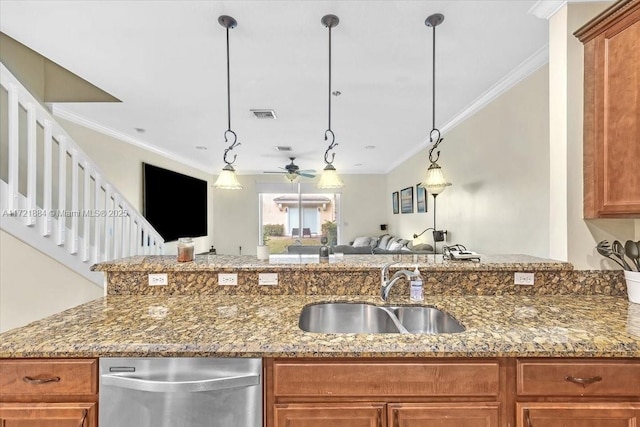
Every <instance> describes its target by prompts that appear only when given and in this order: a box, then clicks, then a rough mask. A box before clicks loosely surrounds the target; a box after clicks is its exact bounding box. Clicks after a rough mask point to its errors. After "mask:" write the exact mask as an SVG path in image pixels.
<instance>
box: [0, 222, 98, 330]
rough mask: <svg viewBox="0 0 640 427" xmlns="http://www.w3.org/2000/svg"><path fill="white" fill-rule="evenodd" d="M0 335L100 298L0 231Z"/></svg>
mask: <svg viewBox="0 0 640 427" xmlns="http://www.w3.org/2000/svg"><path fill="white" fill-rule="evenodd" d="M0 253H1V254H2V256H1V257H0V332H4V331H6V330H8V329H12V328H15V327H18V326H23V325H26V324H27V323H29V322H32V321H34V320H38V319H41V318H43V317H45V316H49V315H51V314H54V313H58V312H60V311H62V310H66V309H68V308H71V307H73V306H76V305H78V304H82V303H85V302H87V301H91V300H92V299H95V298H99V297H101V296H102V294H103V292H104V290H103V288H101V287H99V286H96V285H95V284H94V283H92V282H90V281H88V280H87V279H85V278H84V277H82V276H80V275H78V274H76V273H75V272H73V271H72V270H69V269H68V268H67V267H65V266H63V265H62V264H60V263H58V262H57V261H54V260H53V259H52V258H49V257H48V256H47V255H44V254H43V253H41V252H39V251H37V250H36V249H34V248H33V247H31V246H29V245H27V244H25V243H23V242H22V241H20V240H18V239H16V238H15V237H13V236H12V235H10V234H8V233H6V232H4V231H0Z"/></svg>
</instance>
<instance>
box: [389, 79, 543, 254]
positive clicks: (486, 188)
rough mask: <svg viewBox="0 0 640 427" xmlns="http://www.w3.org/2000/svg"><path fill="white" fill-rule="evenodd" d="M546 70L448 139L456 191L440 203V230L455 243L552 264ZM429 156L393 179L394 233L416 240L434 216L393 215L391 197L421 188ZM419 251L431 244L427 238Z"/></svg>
mask: <svg viewBox="0 0 640 427" xmlns="http://www.w3.org/2000/svg"><path fill="white" fill-rule="evenodd" d="M547 88H548V68H547V67H546V66H545V67H543V68H541V69H539V70H538V71H536V72H535V73H533V74H532V75H531V76H529V77H528V78H526V79H525V80H523V81H522V82H521V83H519V84H518V85H516V86H515V87H513V88H511V89H510V90H509V91H507V92H506V93H504V94H503V95H501V96H500V97H499V98H498V99H496V100H495V101H493V102H492V103H491V104H489V105H488V106H487V107H485V108H484V109H482V110H481V111H479V112H478V113H476V114H475V115H474V116H472V117H470V118H469V119H467V120H465V121H464V122H463V123H461V124H460V125H458V126H457V127H455V128H454V129H452V130H451V131H449V132H447V134H446V135H444V142H443V143H442V144H441V145H440V150H441V158H440V159H441V160H440V161H439V162H438V164H439V165H440V166H441V167H442V169H443V171H444V174H445V177H446V178H447V180H449V181H450V182H451V183H452V184H453V185H452V186H451V187H448V188H447V189H446V190H445V191H444V192H443V193H442V194H440V195H439V196H438V198H437V226H438V228H439V229H446V230H448V232H449V236H448V243H461V244H464V245H465V246H466V247H467V248H468V249H471V250H475V251H477V252H480V253H487V254H488V253H525V254H531V255H537V256H543V257H544V256H548V241H549V146H548V143H547V141H548V138H549V136H548V132H549V125H548V123H549V108H548V105H549V98H548V90H547ZM428 165H429V162H428V153H427V151H426V150H425V151H424V152H421V153H420V154H419V155H416V156H415V157H414V158H412V159H410V160H407V161H406V162H405V163H403V164H402V165H401V166H399V167H398V168H396V169H394V170H393V171H392V172H391V173H389V175H388V177H387V194H386V195H385V198H386V199H388V202H389V203H387V204H386V206H385V210H386V212H387V215H388V217H389V218H390V219H389V224H390V233H391V234H397V235H398V236H402V237H404V238H410V237H411V236H412V235H413V234H414V233H419V232H421V231H422V230H423V229H425V228H426V227H431V226H432V224H433V197H432V196H430V195H428V196H427V198H428V202H427V203H428V212H427V213H426V214H425V213H420V214H418V213H414V214H398V215H393V213H392V211H391V206H390V203H391V202H390V201H391V192H393V191H398V190H400V189H402V188H404V187H408V186H411V185H413V186H414V187H415V185H416V184H417V183H418V182H420V181H421V180H422V179H423V178H424V173H425V171H426V168H427V167H428ZM415 243H431V233H430V232H428V233H425V234H424V235H423V236H422V237H420V238H419V239H418V240H416V241H415Z"/></svg>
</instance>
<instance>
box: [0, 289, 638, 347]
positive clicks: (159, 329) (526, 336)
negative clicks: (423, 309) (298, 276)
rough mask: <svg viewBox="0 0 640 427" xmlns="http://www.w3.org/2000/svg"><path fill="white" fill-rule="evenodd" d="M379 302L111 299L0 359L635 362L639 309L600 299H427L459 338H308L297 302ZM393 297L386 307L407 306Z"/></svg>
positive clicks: (78, 311)
mask: <svg viewBox="0 0 640 427" xmlns="http://www.w3.org/2000/svg"><path fill="white" fill-rule="evenodd" d="M327 300H340V301H343V300H349V301H354V300H355V301H368V302H372V303H375V304H378V303H379V301H380V300H379V298H377V297H361V296H357V297H348V296H343V297H335V296H302V295H281V296H266V295H265V296H256V295H192V296H169V297H167V296H161V297H160V296H109V297H105V298H102V299H98V300H95V301H93V302H89V303H87V304H84V305H81V306H78V307H75V308H73V309H70V310H67V311H65V312H62V313H59V314H56V315H54V316H51V317H48V318H46V319H43V320H41V321H37V322H34V323H32V324H30V325H27V326H25V327H22V328H18V329H14V330H12V331H8V332H6V333H4V334H2V335H0V357H95V356H234V357H237V356H240V357H260V356H277V357H296V356H300V357H302V356H304V357H320V356H323V357H343V356H347V357H349V356H358V357H378V356H406V357H412V356H418V357H442V356H456V357H461V356H477V357H492V356H521V357H526V356H542V357H546V356H548V357H640V305H638V304H631V303H629V302H628V301H627V300H626V299H625V298H619V297H603V296H536V297H529V296H491V297H487V296H465V297H460V296H446V297H443V296H437V297H436V296H429V297H427V298H425V305H429V304H431V305H435V306H436V307H439V308H441V309H443V310H445V311H447V312H449V313H451V314H453V315H454V316H455V317H457V318H458V320H460V321H461V322H462V323H463V324H464V325H465V326H466V328H467V330H466V332H463V333H459V334H442V335H419V334H411V335H404V334H403V335H400V334H375V335H369V334H316V333H307V332H303V331H302V330H300V329H299V328H298V326H297V321H298V315H299V313H300V311H301V309H302V307H303V306H304V305H305V304H308V303H313V302H318V301H327ZM406 302H407V301H406V299H405V298H401V299H400V298H392V300H391V301H390V303H391V304H398V303H406Z"/></svg>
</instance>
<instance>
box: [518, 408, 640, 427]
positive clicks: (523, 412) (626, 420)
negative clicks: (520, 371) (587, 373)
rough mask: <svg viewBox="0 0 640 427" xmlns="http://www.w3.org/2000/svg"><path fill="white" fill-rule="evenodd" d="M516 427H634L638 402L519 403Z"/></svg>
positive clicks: (639, 412)
mask: <svg viewBox="0 0 640 427" xmlns="http://www.w3.org/2000/svg"><path fill="white" fill-rule="evenodd" d="M516 412H517V422H516V427H636V426H638V425H640V404H632V403H518V404H517V411H516Z"/></svg>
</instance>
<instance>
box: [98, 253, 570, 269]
mask: <svg viewBox="0 0 640 427" xmlns="http://www.w3.org/2000/svg"><path fill="white" fill-rule="evenodd" d="M388 263H394V268H396V267H397V268H408V267H411V268H413V267H414V266H415V265H418V267H419V268H420V269H421V270H426V271H462V272H464V271H570V270H573V266H572V265H571V264H570V263H568V262H562V261H555V260H550V259H544V258H538V257H534V256H530V255H482V256H481V261H480V262H475V261H447V260H443V259H442V255H432V254H430V255H424V254H420V255H413V254H407V255H344V256H342V257H336V256H333V255H332V256H331V258H330V260H329V262H325V263H321V262H319V258H318V256H317V255H272V256H271V257H270V259H269V261H260V260H258V259H257V258H256V257H255V256H252V255H196V256H195V260H194V261H193V262H177V260H176V257H175V256H173V255H148V256H133V257H129V258H122V259H118V260H115V261H109V262H103V263H100V264H95V265H94V266H92V267H91V269H92V270H93V271H106V272H130V271H144V272H159V271H176V272H189V271H218V270H234V271H238V270H240V271H242V270H251V271H260V270H262V269H266V270H269V271H277V270H284V269H286V270H291V269H295V270H304V271H367V270H372V269H380V268H382V267H383V266H384V265H385V264H388Z"/></svg>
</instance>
